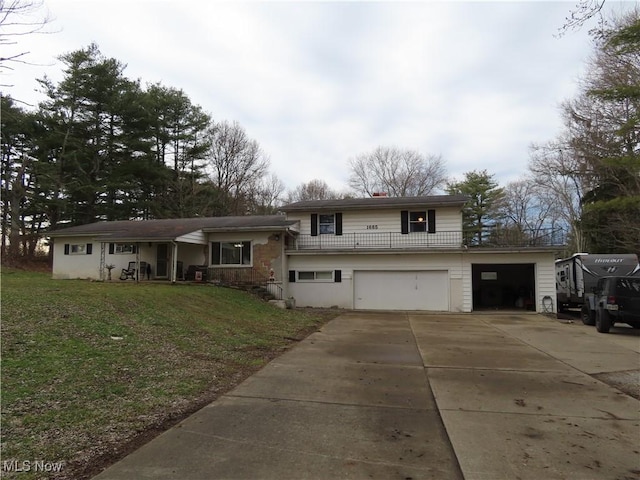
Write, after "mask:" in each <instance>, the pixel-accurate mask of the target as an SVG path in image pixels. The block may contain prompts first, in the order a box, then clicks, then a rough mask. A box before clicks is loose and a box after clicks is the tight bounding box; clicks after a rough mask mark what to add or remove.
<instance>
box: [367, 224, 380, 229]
mask: <svg viewBox="0 0 640 480" xmlns="http://www.w3.org/2000/svg"><path fill="white" fill-rule="evenodd" d="M377 229H378V225H367V230H377Z"/></svg>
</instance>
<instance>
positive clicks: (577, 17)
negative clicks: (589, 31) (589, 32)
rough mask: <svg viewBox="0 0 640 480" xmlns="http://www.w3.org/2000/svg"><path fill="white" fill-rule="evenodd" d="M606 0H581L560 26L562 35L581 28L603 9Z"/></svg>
mask: <svg viewBox="0 0 640 480" xmlns="http://www.w3.org/2000/svg"><path fill="white" fill-rule="evenodd" d="M605 1H606V0H579V1H578V2H577V3H576V5H575V6H574V8H573V10H571V12H570V13H569V16H568V17H566V18H565V19H564V24H563V25H562V27H560V35H564V34H565V33H567V31H569V30H576V29H578V28H581V27H582V26H583V25H584V24H585V23H586V22H588V21H589V20H590V19H592V18H593V17H595V16H596V15H598V14H599V13H600V12H601V11H602V7H604V4H605Z"/></svg>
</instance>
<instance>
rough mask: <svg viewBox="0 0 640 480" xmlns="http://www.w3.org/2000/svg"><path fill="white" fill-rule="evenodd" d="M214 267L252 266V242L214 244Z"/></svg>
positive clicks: (212, 258)
mask: <svg viewBox="0 0 640 480" xmlns="http://www.w3.org/2000/svg"><path fill="white" fill-rule="evenodd" d="M211 264H212V265H251V242H213V243H212V244H211Z"/></svg>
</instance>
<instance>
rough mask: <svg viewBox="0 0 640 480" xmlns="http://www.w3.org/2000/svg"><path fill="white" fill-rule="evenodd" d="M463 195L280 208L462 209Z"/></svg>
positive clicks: (351, 200) (318, 202) (307, 203)
mask: <svg viewBox="0 0 640 480" xmlns="http://www.w3.org/2000/svg"><path fill="white" fill-rule="evenodd" d="M467 200H468V197H466V196H465V195H431V196H424V197H369V198H346V199H341V200H336V199H332V200H306V201H302V202H296V203H290V204H289V205H285V206H283V207H281V208H280V210H282V211H284V212H296V211H318V210H365V209H366V210H372V209H380V208H412V207H462V206H463V205H464V204H465V203H466V202H467Z"/></svg>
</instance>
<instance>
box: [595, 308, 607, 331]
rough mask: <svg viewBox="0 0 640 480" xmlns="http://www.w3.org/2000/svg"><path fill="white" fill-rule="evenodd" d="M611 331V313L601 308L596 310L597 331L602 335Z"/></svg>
mask: <svg viewBox="0 0 640 480" xmlns="http://www.w3.org/2000/svg"><path fill="white" fill-rule="evenodd" d="M610 329H611V317H609V312H607V311H606V310H603V309H602V308H599V309H598V310H596V330H598V331H599V332H600V333H609V330H610Z"/></svg>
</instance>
